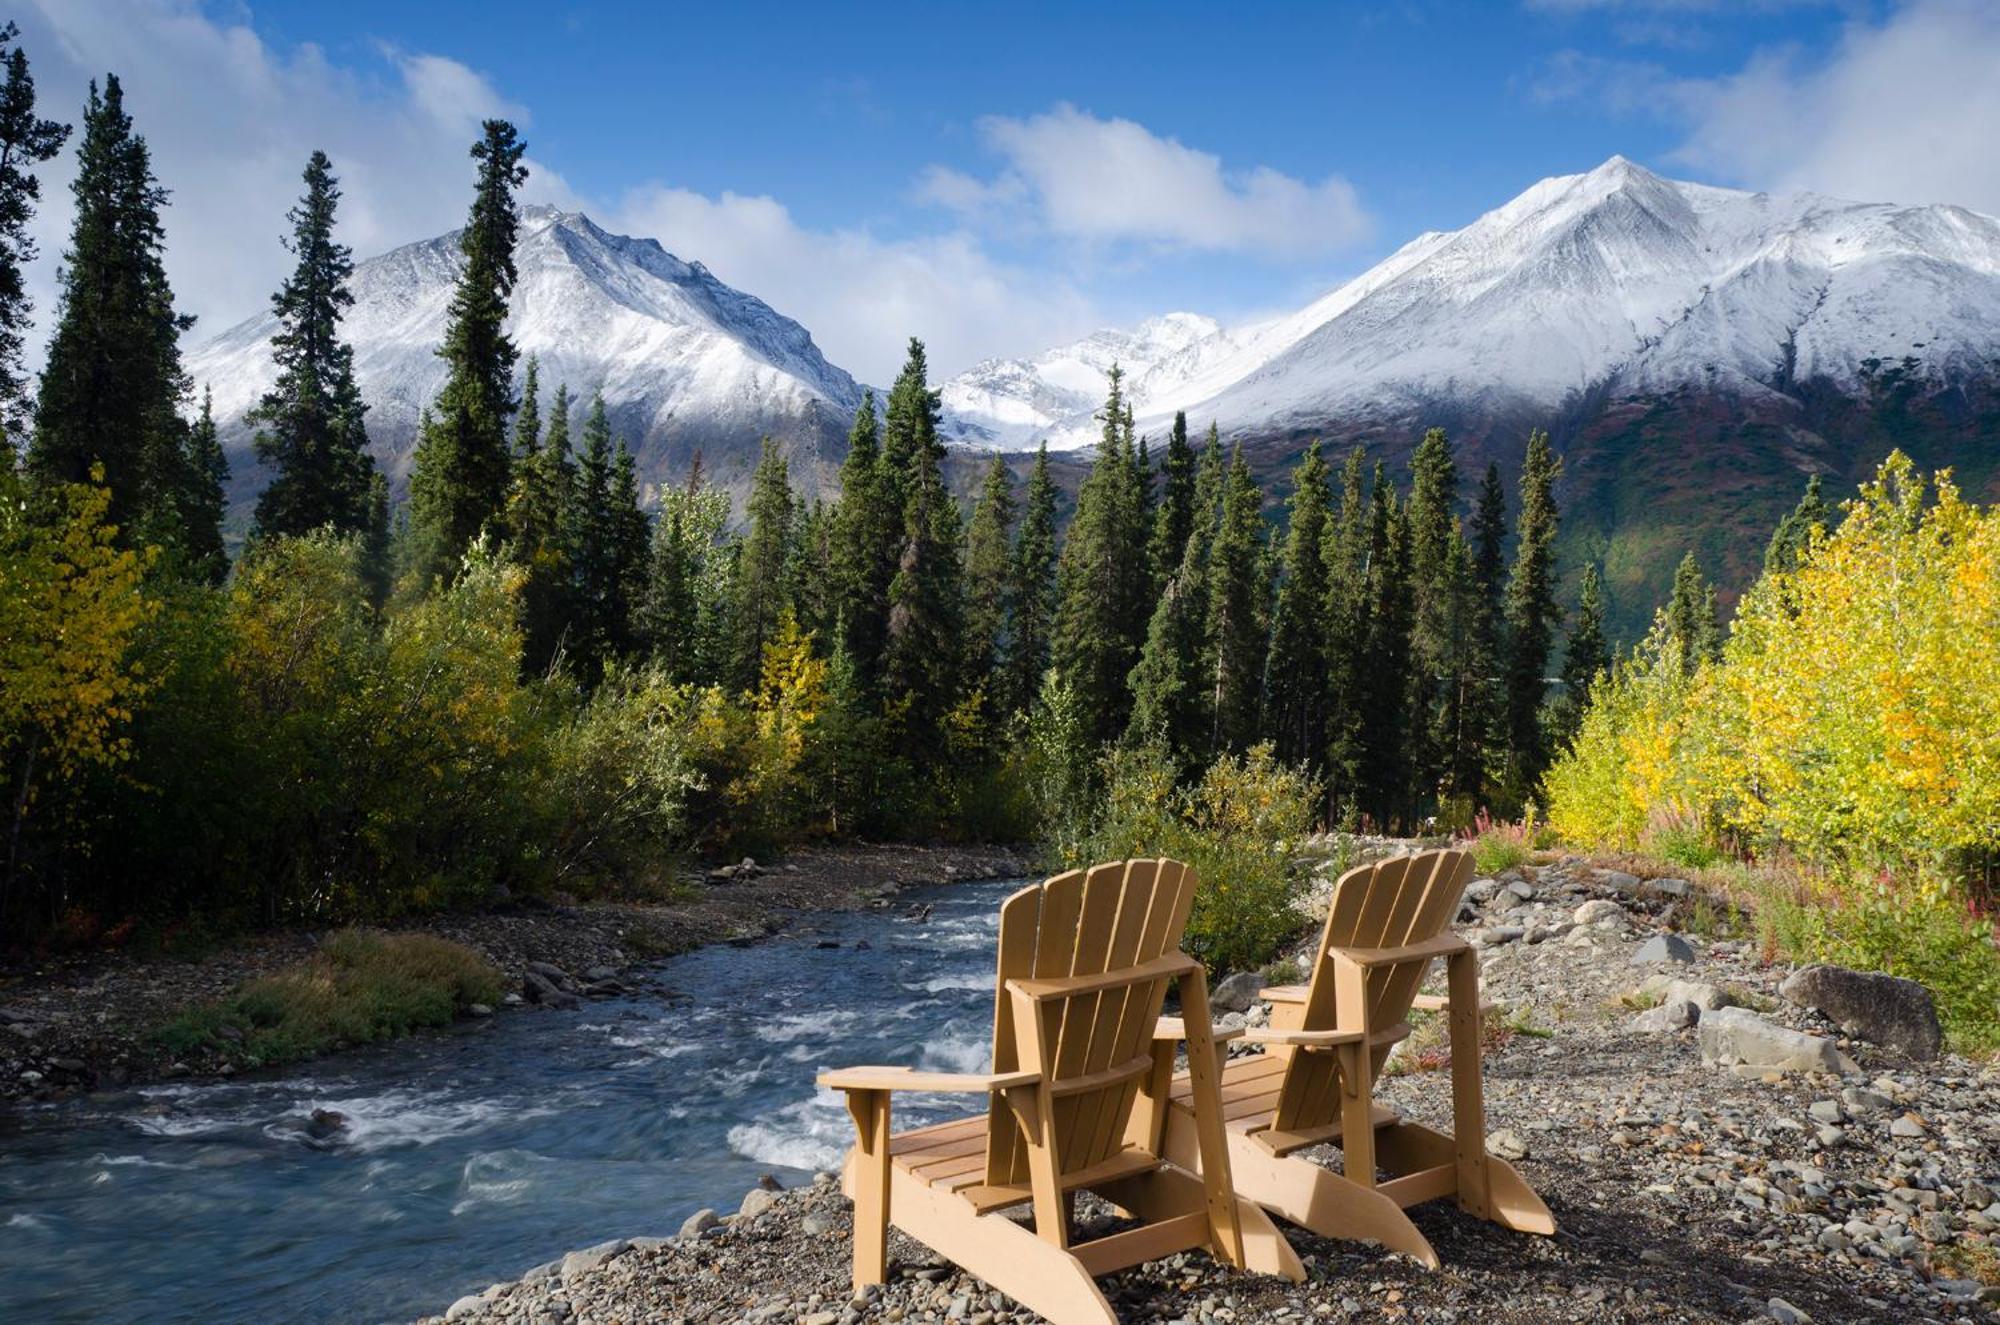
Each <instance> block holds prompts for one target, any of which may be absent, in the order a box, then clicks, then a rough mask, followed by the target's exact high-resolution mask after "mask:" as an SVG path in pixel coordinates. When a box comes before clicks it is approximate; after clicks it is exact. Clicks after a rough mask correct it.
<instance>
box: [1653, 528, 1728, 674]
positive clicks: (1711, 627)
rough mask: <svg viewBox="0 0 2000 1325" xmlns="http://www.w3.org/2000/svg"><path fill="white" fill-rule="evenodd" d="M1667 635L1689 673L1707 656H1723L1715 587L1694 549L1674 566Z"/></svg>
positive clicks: (1681, 663)
mask: <svg viewBox="0 0 2000 1325" xmlns="http://www.w3.org/2000/svg"><path fill="white" fill-rule="evenodd" d="M1664 610H1665V613H1666V620H1667V634H1668V638H1669V639H1670V640H1671V641H1672V645H1673V648H1674V651H1675V655H1676V657H1677V658H1678V659H1679V662H1680V667H1681V671H1682V672H1683V673H1684V674H1686V675H1689V676H1692V675H1693V674H1694V670H1695V668H1696V667H1697V666H1698V665H1699V664H1700V663H1702V662H1703V661H1704V660H1706V659H1711V658H1715V657H1719V656H1720V655H1721V652H1722V650H1721V635H1722V628H1721V626H1720V625H1719V624H1718V623H1717V621H1716V618H1715V586H1713V585H1711V584H1710V583H1709V582H1708V580H1707V578H1706V577H1705V576H1703V575H1702V573H1701V563H1700V562H1698V561H1696V560H1695V556H1694V553H1693V552H1689V553H1687V554H1686V555H1685V556H1683V557H1682V558H1681V563H1680V565H1679V566H1676V567H1675V568H1674V587H1673V592H1672V594H1671V595H1670V596H1669V597H1668V599H1667V605H1666V608H1665V609H1664Z"/></svg>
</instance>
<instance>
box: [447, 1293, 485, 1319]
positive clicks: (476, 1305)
mask: <svg viewBox="0 0 2000 1325" xmlns="http://www.w3.org/2000/svg"><path fill="white" fill-rule="evenodd" d="M485 1305H486V1299H485V1298H482V1297H481V1296H479V1294H477V1293H467V1294H466V1295H465V1296H464V1297H462V1298H460V1299H458V1301H456V1302H454V1303H452V1304H451V1305H450V1306H449V1307H447V1308H446V1309H445V1313H444V1318H445V1319H446V1320H464V1319H465V1318H466V1317H468V1316H476V1315H478V1314H479V1309H480V1308H481V1307H483V1306H485Z"/></svg>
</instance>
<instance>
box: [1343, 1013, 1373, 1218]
mask: <svg viewBox="0 0 2000 1325" xmlns="http://www.w3.org/2000/svg"><path fill="white" fill-rule="evenodd" d="M1371 1075H1372V1073H1371V1064H1370V1063H1369V1061H1368V1046H1367V1045H1365V1044H1349V1045H1342V1046H1340V1154H1341V1158H1342V1161H1343V1169H1344V1171H1345V1173H1346V1175H1347V1180H1348V1181H1349V1182H1351V1183H1353V1184H1354V1185H1355V1186H1357V1187H1366V1188H1371V1189H1372V1188H1373V1187H1374V1186H1375V1090H1374V1083H1373V1082H1372V1081H1371V1080H1370V1077H1371Z"/></svg>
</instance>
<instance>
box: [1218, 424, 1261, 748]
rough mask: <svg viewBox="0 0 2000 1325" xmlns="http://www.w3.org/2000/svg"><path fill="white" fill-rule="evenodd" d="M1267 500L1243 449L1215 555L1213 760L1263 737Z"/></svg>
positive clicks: (1225, 487) (1232, 470) (1225, 497)
mask: <svg viewBox="0 0 2000 1325" xmlns="http://www.w3.org/2000/svg"><path fill="white" fill-rule="evenodd" d="M1262 496H1263V494H1261V493H1260V492H1259V491H1258V490H1257V484H1256V481H1255V480H1254V479H1252V478H1251V477H1250V466H1249V464H1248V462H1246V461H1245V460H1244V459H1243V450H1242V448H1241V447H1240V446H1239V447H1238V448H1237V449H1236V452H1235V454H1234V455H1233V456H1232V457H1231V458H1230V462H1229V472H1228V474H1227V476H1226V477H1225V478H1224V480H1223V484H1222V511H1221V517H1220V519H1219V520H1218V521H1217V524H1216V529H1215V544H1214V546H1213V548H1212V549H1211V550H1210V552H1209V571H1208V579H1209V584H1208V668H1209V677H1210V690H1209V703H1210V707H1211V712H1212V717H1213V720H1214V740H1213V751H1212V753H1215V754H1221V753H1223V752H1225V751H1236V750H1243V749H1246V748H1248V747H1249V746H1250V745H1251V744H1253V743H1254V742H1255V741H1256V738H1257V720H1258V717H1259V710H1260V708H1261V705H1262V700H1263V689H1264V656H1265V651H1266V647H1267V645H1268V643H1269V639H1270V634H1269V632H1270V626H1271V621H1270V588H1271V585H1270V578H1269V568H1270V563H1269V561H1268V560H1267V559H1266V557H1265V554H1264V543H1263V532H1264V517H1263V514H1262V511H1261V509H1260V508H1261V506H1262Z"/></svg>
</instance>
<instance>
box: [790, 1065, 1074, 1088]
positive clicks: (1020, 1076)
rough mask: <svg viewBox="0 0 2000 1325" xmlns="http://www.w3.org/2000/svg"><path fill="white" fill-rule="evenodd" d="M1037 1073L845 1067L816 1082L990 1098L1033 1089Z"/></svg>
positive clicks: (850, 1086)
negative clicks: (1023, 1088) (998, 1092)
mask: <svg viewBox="0 0 2000 1325" xmlns="http://www.w3.org/2000/svg"><path fill="white" fill-rule="evenodd" d="M1041 1079H1042V1074H1041V1073H1039V1072H918V1071H914V1070H913V1069H911V1068H907V1067H844V1068H840V1069H837V1070H835V1071H831V1072H822V1073H820V1074H819V1076H818V1077H817V1078H815V1080H816V1081H817V1082H818V1084H820V1085H822V1086H825V1087H826V1088H827V1089H829V1090H923V1091H960V1092H967V1093H976V1094H991V1093H992V1092H994V1091H996V1090H1012V1089H1013V1088H1014V1087H1016V1086H1032V1085H1034V1084H1035V1083H1036V1082H1037V1081H1040V1080H1041Z"/></svg>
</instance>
